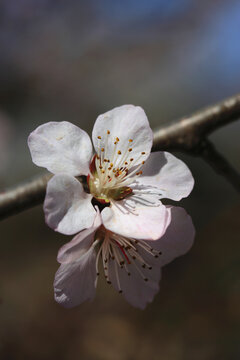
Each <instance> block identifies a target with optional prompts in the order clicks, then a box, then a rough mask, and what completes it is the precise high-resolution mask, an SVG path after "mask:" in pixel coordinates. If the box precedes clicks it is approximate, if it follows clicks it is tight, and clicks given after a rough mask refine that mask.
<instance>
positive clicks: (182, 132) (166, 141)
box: [152, 94, 240, 152]
mask: <svg viewBox="0 0 240 360" xmlns="http://www.w3.org/2000/svg"><path fill="white" fill-rule="evenodd" d="M239 118H240V94H237V95H235V96H232V97H231V98H229V99H226V100H224V101H222V102H220V103H218V104H216V105H213V106H209V107H207V108H206V109H203V110H200V111H198V112H196V113H194V114H193V115H190V116H188V117H184V118H182V119H180V120H178V121H176V122H174V123H172V124H170V125H169V124H166V125H165V126H163V127H160V128H159V129H158V130H156V131H154V141H153V148H152V151H157V150H181V151H182V150H185V151H192V150H194V152H196V149H197V148H198V146H199V145H200V143H201V141H202V140H204V139H205V138H206V137H207V136H208V135H210V134H211V133H212V132H213V131H215V130H217V129H218V128H220V127H222V126H224V125H227V124H229V123H231V122H233V121H235V120H238V119H239Z"/></svg>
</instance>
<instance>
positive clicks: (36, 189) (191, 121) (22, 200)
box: [0, 94, 240, 219]
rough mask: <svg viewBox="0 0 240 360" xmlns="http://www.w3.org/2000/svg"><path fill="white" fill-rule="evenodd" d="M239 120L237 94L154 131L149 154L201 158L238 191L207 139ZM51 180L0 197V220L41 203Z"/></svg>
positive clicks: (233, 175)
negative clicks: (176, 152) (172, 153)
mask: <svg viewBox="0 0 240 360" xmlns="http://www.w3.org/2000/svg"><path fill="white" fill-rule="evenodd" d="M239 118H240V94H238V95H236V96H233V97H231V98H229V99H227V100H224V101H222V102H221V103H219V104H217V105H213V106H210V107H208V108H206V109H204V110H201V111H198V112H197V113H195V114H193V115H191V116H189V117H185V118H183V119H181V120H179V121H177V122H174V123H172V124H170V125H168V124H166V125H165V126H164V127H161V128H160V129H158V130H156V131H154V142H153V148H152V151H157V150H181V151H188V152H190V153H191V154H194V155H199V156H203V158H204V159H205V160H206V161H207V162H208V163H209V164H210V165H212V166H213V167H214V168H215V170H216V171H217V172H219V173H221V174H222V175H224V176H225V177H226V178H227V179H228V180H229V181H230V182H231V183H232V185H233V186H234V187H235V188H236V189H238V190H239V187H240V185H239V175H238V174H237V172H236V171H235V170H234V169H233V168H232V167H231V166H230V165H229V164H228V163H227V161H226V160H225V159H224V158H223V157H222V156H221V155H220V154H218V153H217V151H216V150H215V149H214V147H213V145H212V144H211V143H209V142H208V141H207V140H206V137H207V136H208V135H209V134H211V133H212V132H213V131H215V130H216V129H218V128H219V127H221V126H224V125H226V124H229V123H231V122H233V121H235V120H237V119H239ZM50 177H51V175H44V176H41V177H40V178H38V179H35V180H32V181H30V182H27V183H25V184H23V185H20V186H17V187H16V188H14V189H12V190H9V191H6V192H4V193H2V194H0V219H3V218H6V217H8V216H10V215H13V214H17V213H19V212H21V211H23V210H25V209H28V208H31V207H33V206H35V205H38V204H40V203H42V202H43V199H44V196H45V192H46V184H47V182H48V180H49V179H50Z"/></svg>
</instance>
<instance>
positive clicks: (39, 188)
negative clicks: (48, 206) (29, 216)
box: [0, 174, 52, 219]
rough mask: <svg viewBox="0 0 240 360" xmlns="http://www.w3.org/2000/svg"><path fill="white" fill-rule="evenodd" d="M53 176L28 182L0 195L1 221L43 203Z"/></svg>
mask: <svg viewBox="0 0 240 360" xmlns="http://www.w3.org/2000/svg"><path fill="white" fill-rule="evenodd" d="M51 177H52V175H51V174H45V175H43V176H40V177H39V178H36V179H33V180H31V181H28V182H26V183H24V184H22V185H18V186H17V187H15V188H13V189H11V190H8V191H6V192H2V193H1V194H0V219H4V218H6V217H8V216H10V215H14V214H17V213H19V212H21V211H23V210H26V209H29V208H31V207H33V206H36V205H39V204H41V203H42V202H43V200H44V197H45V193H46V186H47V183H48V180H50V178H51Z"/></svg>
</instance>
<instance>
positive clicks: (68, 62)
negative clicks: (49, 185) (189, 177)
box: [0, 0, 240, 360]
mask: <svg viewBox="0 0 240 360" xmlns="http://www.w3.org/2000/svg"><path fill="white" fill-rule="evenodd" d="M239 39H240V2H239V0H202V1H197V0H172V1H168V0H143V1H142V0H138V1H137V0H129V1H127V0H122V1H111V0H102V1H97V0H88V1H80V0H69V1H62V0H41V1H36V0H0V189H1V190H3V189H5V188H7V187H9V186H13V185H14V184H18V183H19V182H21V181H24V180H27V179H29V178H31V177H33V176H35V175H37V174H41V173H43V172H44V170H43V169H40V168H37V167H36V166H34V164H33V163H32V162H31V158H30V154H29V150H28V148H27V142H26V141H27V136H28V135H29V133H30V132H31V131H32V130H34V129H35V128H36V126H38V125H40V124H42V123H45V122H48V121H62V120H66V121H70V122H73V123H75V124H76V125H79V126H80V127H82V128H84V129H85V130H87V131H88V132H89V134H90V133H91V129H92V126H93V124H94V121H95V119H96V117H97V116H98V115H99V114H100V113H104V112H105V111H107V110H110V109H112V108H113V107H115V106H119V105H122V104H126V103H132V104H135V105H140V106H142V107H143V108H144V110H145V111H146V113H147V115H148V118H149V121H150V123H151V125H152V127H153V128H155V127H158V126H160V125H161V124H162V123H165V122H170V121H172V120H175V119H177V118H179V117H181V116H184V115H187V114H190V113H191V112H193V111H195V110H198V109H200V108H201V107H203V106H206V105H209V104H212V103H215V102H217V101H220V100H222V99H224V98H225V97H228V96H231V95H233V94H234V93H237V92H239V91H240V70H239V64H240V40H239ZM239 131H240V122H236V123H233V124H231V125H229V126H227V127H224V128H222V129H221V130H218V131H216V132H215V133H214V134H213V135H212V136H211V140H212V141H213V143H214V144H215V145H216V147H217V149H218V150H219V151H220V152H221V153H222V154H224V155H225V156H226V158H227V159H228V160H229V161H230V163H231V164H232V165H234V166H235V168H236V169H238V170H239V171H240V163H239V150H240V143H239ZM176 155H177V156H178V157H180V158H181V159H183V160H184V161H185V162H186V163H187V164H188V166H189V167H190V169H191V170H192V173H193V175H194V177H195V180H196V186H195V188H194V191H193V193H192V194H191V196H190V198H189V199H187V200H184V201H182V202H181V203H180V206H184V207H185V208H186V209H187V211H188V212H189V213H190V214H191V216H192V218H193V221H194V224H195V227H196V230H197V236H196V240H195V244H194V246H193V248H192V249H191V251H190V252H189V253H188V254H187V255H185V256H184V257H182V258H179V259H177V260H175V261H174V262H173V263H171V264H170V265H168V266H167V267H166V268H164V269H163V279H162V281H161V291H160V293H159V294H158V295H157V296H156V297H155V300H154V302H153V303H152V304H150V305H148V307H147V308H146V310H145V311H140V310H137V309H134V308H132V307H131V306H130V305H128V304H127V303H126V302H125V300H124V299H123V297H121V296H120V295H119V294H117V293H116V292H115V291H114V290H113V289H112V288H111V287H108V286H107V285H106V284H105V282H104V281H100V285H99V286H98V290H97V296H96V299H95V300H94V302H93V303H86V304H83V305H81V306H79V307H78V308H75V309H72V310H66V309H64V308H61V307H60V306H59V305H58V304H56V303H55V302H54V300H53V288H52V282H53V278H54V273H55V271H56V269H57V267H58V264H57V262H56V254H57V250H58V249H59V247H60V246H61V245H62V244H64V243H65V242H66V241H69V240H70V239H71V237H67V236H62V235H60V234H56V233H54V232H53V231H52V230H51V229H49V228H48V227H47V226H46V225H45V223H44V217H43V211H42V207H41V206H39V207H36V208H34V209H32V210H28V211H25V212H24V213H22V214H20V215H17V216H13V217H11V218H9V219H6V220H4V221H2V222H1V224H0V229H1V241H0V274H1V276H0V358H1V359H4V360H12V359H14V360H15V359H17V360H18V359H19V360H20V359H21V360H22V359H24V360H28V359H36V360H50V359H51V360H52V359H55V358H56V359H58V360H65V359H66V360H75V359H83V360H85V359H86V360H88V359H89V360H93V359H96V360H111V359H114V360H133V359H140V360H141V359H152V360H155V359H156V360H157V359H163V360H188V359H189V360H192V359H194V360H198V359H199V360H202V359H204V360H210V359H218V360H221V359H228V360H235V359H236V360H237V359H239V358H240V339H239V334H240V325H239V323H240V307H239V304H240V281H239V275H240V255H239V254H240V244H239V240H240V236H239V232H240V231H239V230H240V229H239V213H240V198H239V194H238V193H237V192H236V191H235V190H234V189H233V188H232V187H231V185H230V184H228V183H227V181H226V180H225V179H223V178H221V177H220V176H218V175H217V174H215V173H214V172H213V170H212V169H211V168H210V167H209V166H208V165H207V164H205V163H204V162H203V160H201V159H199V158H195V157H191V156H187V155H185V154H182V153H178V154H176ZM176 205H178V204H176Z"/></svg>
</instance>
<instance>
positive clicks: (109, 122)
mask: <svg viewBox="0 0 240 360" xmlns="http://www.w3.org/2000/svg"><path fill="white" fill-rule="evenodd" d="M92 141H93V145H94V150H95V151H94V152H93V149H92V144H91V140H90V138H89V136H88V135H87V133H86V132H85V131H83V130H81V129H79V128H78V127H77V126H75V125H73V124H71V123H68V122H50V123H47V124H44V125H41V126H39V127H38V128H37V129H36V130H35V131H33V132H32V133H31V134H30V136H29V141H28V144H29V148H30V151H31V155H32V159H33V162H34V163H35V164H36V165H38V166H43V167H46V168H47V169H48V170H49V171H51V172H52V173H53V174H55V176H53V178H52V179H51V180H50V181H49V182H48V186H47V192H46V198H45V202H44V211H45V217H46V222H47V224H48V225H49V226H50V227H51V228H53V229H54V230H56V231H59V232H61V233H63V234H67V235H71V234H75V233H78V232H79V231H82V230H83V229H87V228H91V227H92V226H93V223H94V221H95V220H96V216H97V212H96V210H95V208H94V206H93V205H92V199H93V198H94V199H95V200H97V202H98V203H103V204H105V205H106V204H108V205H110V206H106V207H105V208H104V209H103V210H102V212H101V219H102V220H101V221H102V225H103V226H104V227H105V228H106V229H108V230H109V231H112V232H114V233H117V234H119V235H121V236H124V237H130V238H134V239H142V240H144V239H145V240H156V239H159V238H160V237H161V236H163V235H164V233H165V231H166V228H167V226H168V225H169V223H170V221H171V214H170V212H169V211H168V209H167V207H165V206H164V205H163V204H162V203H161V199H163V198H169V199H172V200H176V201H178V200H180V199H181V198H183V197H186V196H188V195H189V193H190V192H191V190H192V188H193V184H194V181H193V177H192V175H191V172H190V171H189V169H188V168H187V166H186V165H185V164H184V163H183V162H182V161H181V160H179V159H177V158H176V157H174V156H173V155H171V154H169V153H167V152H156V153H152V154H151V153H150V151H151V147H152V141H153V134H152V130H151V128H150V127H149V123H148V120H147V117H146V115H145V112H144V111H143V109H142V108H140V107H137V106H133V105H124V106H120V107H117V108H115V109H113V110H111V111H109V112H107V113H106V114H103V115H100V116H99V117H98V118H97V120H96V123H95V125H94V128H93V133H92ZM145 161H146V163H145ZM80 175H85V176H87V179H88V187H89V192H85V191H84V189H83V186H82V184H81V183H80V182H79V180H78V178H77V177H78V176H80Z"/></svg>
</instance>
